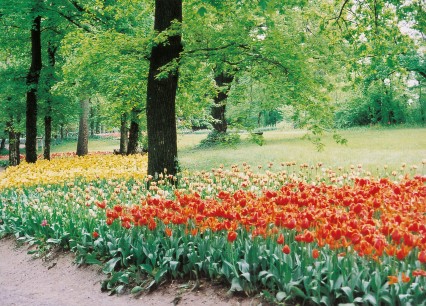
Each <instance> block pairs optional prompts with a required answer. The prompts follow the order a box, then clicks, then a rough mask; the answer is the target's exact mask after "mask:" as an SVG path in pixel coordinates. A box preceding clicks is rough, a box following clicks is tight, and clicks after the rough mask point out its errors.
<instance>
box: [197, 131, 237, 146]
mask: <svg viewBox="0 0 426 306" xmlns="http://www.w3.org/2000/svg"><path fill="white" fill-rule="evenodd" d="M240 141H241V139H240V135H238V134H236V133H223V132H218V131H212V132H211V133H209V134H208V135H207V138H206V139H203V140H202V141H201V143H200V147H202V148H208V147H214V146H220V145H222V146H235V145H236V144H238V143H240Z"/></svg>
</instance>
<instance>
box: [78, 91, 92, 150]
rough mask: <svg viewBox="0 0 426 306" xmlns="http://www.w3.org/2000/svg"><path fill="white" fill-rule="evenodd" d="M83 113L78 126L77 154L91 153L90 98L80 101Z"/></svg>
mask: <svg viewBox="0 0 426 306" xmlns="http://www.w3.org/2000/svg"><path fill="white" fill-rule="evenodd" d="M80 106H81V113H80V123H79V126H78V140H77V155H78V156H84V155H87V153H89V109H90V99H84V100H81V101H80Z"/></svg>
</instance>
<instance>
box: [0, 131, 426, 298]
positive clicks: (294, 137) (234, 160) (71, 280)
mask: <svg viewBox="0 0 426 306" xmlns="http://www.w3.org/2000/svg"><path fill="white" fill-rule="evenodd" d="M303 134H304V132H303V131H269V132H265V133H264V136H265V140H266V142H265V144H264V145H263V146H258V145H256V144H251V143H249V142H247V141H245V140H244V137H243V142H242V143H241V144H238V145H236V146H234V147H222V148H208V149H201V148H199V147H197V144H198V143H199V141H200V140H201V139H203V138H204V137H205V134H191V135H179V137H178V138H179V155H180V160H181V164H182V166H183V168H184V169H185V170H187V171H197V170H201V169H210V168H212V167H217V166H218V165H220V164H225V166H227V165H232V164H238V163H239V164H241V163H242V162H247V163H249V164H252V165H253V166H256V165H258V164H262V165H265V164H266V163H267V162H273V163H279V162H282V161H296V162H297V163H301V162H305V163H308V164H315V163H318V162H322V163H325V164H327V165H330V166H334V167H336V166H346V167H349V166H350V165H351V164H355V165H358V164H362V165H363V166H364V167H366V168H368V169H370V170H371V171H373V172H374V171H378V172H381V171H384V170H383V169H384V168H386V167H387V166H388V167H390V168H391V167H393V168H394V167H400V166H401V164H402V163H406V164H407V165H418V167H422V162H423V167H425V166H424V163H425V160H426V129H421V128H410V129H408V128H405V129H355V130H350V131H343V132H342V136H344V137H345V138H347V140H348V144H347V145H345V146H342V145H337V144H335V143H333V141H332V139H331V136H326V137H325V138H324V143H325V144H326V146H325V148H324V150H323V151H321V152H317V150H316V148H315V146H314V145H313V144H312V143H310V142H309V141H307V140H301V137H302V136H303ZM117 144H118V143H117V140H116V139H108V140H91V145H92V146H91V150H92V151H112V150H113V149H114V148H116V147H117ZM74 145H75V143H73V142H66V143H63V144H60V145H57V146H55V147H54V148H53V150H54V151H55V152H58V151H61V152H64V151H74ZM3 170H4V169H3V168H0V171H3ZM419 170H420V169H419ZM422 171H423V175H424V174H425V173H424V169H423V170H422ZM28 250H29V248H28V246H26V245H21V246H19V247H18V246H17V244H16V241H15V240H14V239H13V238H10V237H9V238H6V239H3V240H2V241H1V243H0V258H2V260H1V261H0V292H1V295H0V304H1V305H5V306H6V305H47V306H49V305H70V306H71V305H91V306H93V305H130V306H131V305H152V306H159V305H206V306H208V305H217V306H220V305H259V303H260V301H259V300H258V299H254V298H248V297H242V296H239V297H238V296H237V297H235V296H233V297H231V296H229V295H227V289H226V288H224V287H220V286H215V285H212V284H207V283H203V284H202V285H201V286H200V287H199V288H198V289H197V290H192V291H191V288H192V287H193V284H192V283H190V282H189V283H188V282H187V283H168V284H165V285H164V286H162V288H161V289H160V290H156V291H154V292H153V293H150V294H144V295H142V296H140V297H138V298H134V297H131V296H129V295H123V296H118V297H117V296H109V295H108V294H107V293H102V292H101V291H100V282H101V281H102V279H104V275H102V273H100V272H99V270H97V269H96V268H94V267H87V266H85V267H78V266H76V265H75V264H73V255H72V254H69V253H60V252H59V253H54V252H53V253H51V254H49V255H48V256H47V257H44V258H42V259H40V258H38V259H34V258H33V257H32V256H31V255H28V254H27V252H28ZM58 301H60V302H58ZM263 305H265V303H264V304H263Z"/></svg>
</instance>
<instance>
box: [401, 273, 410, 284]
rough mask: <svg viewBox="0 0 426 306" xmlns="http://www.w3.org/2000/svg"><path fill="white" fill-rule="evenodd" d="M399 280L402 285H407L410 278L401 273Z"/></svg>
mask: <svg viewBox="0 0 426 306" xmlns="http://www.w3.org/2000/svg"><path fill="white" fill-rule="evenodd" d="M401 280H402V282H403V283H409V282H410V277H409V276H408V275H406V274H405V273H404V272H402V275H401Z"/></svg>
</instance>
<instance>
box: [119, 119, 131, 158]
mask: <svg viewBox="0 0 426 306" xmlns="http://www.w3.org/2000/svg"><path fill="white" fill-rule="evenodd" d="M128 145H129V128H128V127H127V113H123V114H121V125H120V154H122V155H124V154H126V152H127V147H128Z"/></svg>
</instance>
